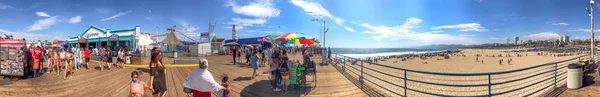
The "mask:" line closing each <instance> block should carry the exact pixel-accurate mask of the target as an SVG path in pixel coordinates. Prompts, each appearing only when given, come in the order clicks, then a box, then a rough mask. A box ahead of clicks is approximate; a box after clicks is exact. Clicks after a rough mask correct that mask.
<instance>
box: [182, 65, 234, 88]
mask: <svg viewBox="0 0 600 97" xmlns="http://www.w3.org/2000/svg"><path fill="white" fill-rule="evenodd" d="M183 87H186V88H189V89H192V90H196V91H200V92H220V91H221V90H223V89H224V88H225V87H223V86H222V85H221V84H219V83H217V82H216V81H215V79H214V78H213V76H212V74H211V73H210V72H209V71H207V70H204V69H201V68H198V69H196V70H194V71H193V72H192V74H190V76H188V78H186V80H185V81H184V82H183Z"/></svg>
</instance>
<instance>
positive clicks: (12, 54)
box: [0, 38, 26, 79]
mask: <svg viewBox="0 0 600 97" xmlns="http://www.w3.org/2000/svg"><path fill="white" fill-rule="evenodd" d="M25 42H26V41H25V39H1V38H0V76H11V77H13V79H14V78H16V77H18V76H24V75H25V72H24V70H25V66H26V65H25V64H26V61H24V60H25V54H24V49H25V44H26V43H25Z"/></svg>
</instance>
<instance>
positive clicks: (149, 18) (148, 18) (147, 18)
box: [144, 17, 152, 20]
mask: <svg viewBox="0 0 600 97" xmlns="http://www.w3.org/2000/svg"><path fill="white" fill-rule="evenodd" d="M144 19H145V20H152V17H144Z"/></svg>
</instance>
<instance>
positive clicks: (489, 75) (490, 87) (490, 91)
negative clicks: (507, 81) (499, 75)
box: [488, 74, 492, 97]
mask: <svg viewBox="0 0 600 97" xmlns="http://www.w3.org/2000/svg"><path fill="white" fill-rule="evenodd" d="M488 97H492V74H488Z"/></svg>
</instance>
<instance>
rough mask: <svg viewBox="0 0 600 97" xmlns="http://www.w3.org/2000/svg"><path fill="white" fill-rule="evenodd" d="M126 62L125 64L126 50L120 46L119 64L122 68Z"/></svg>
mask: <svg viewBox="0 0 600 97" xmlns="http://www.w3.org/2000/svg"><path fill="white" fill-rule="evenodd" d="M124 64H125V50H124V49H123V48H120V49H119V51H118V52H117V66H119V67H120V68H125V66H124Z"/></svg>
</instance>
